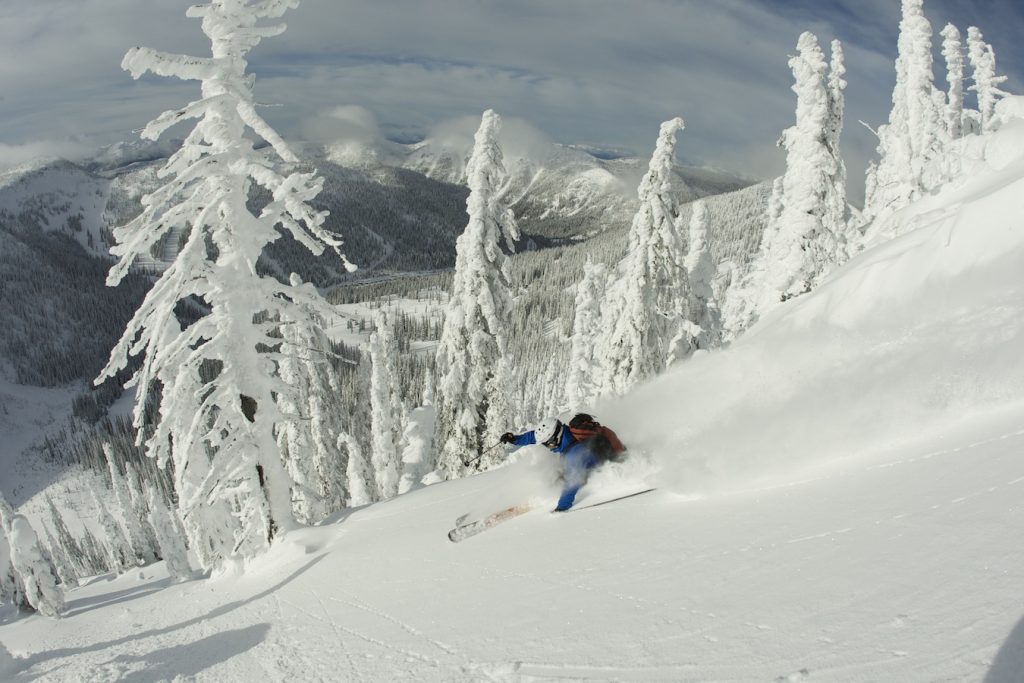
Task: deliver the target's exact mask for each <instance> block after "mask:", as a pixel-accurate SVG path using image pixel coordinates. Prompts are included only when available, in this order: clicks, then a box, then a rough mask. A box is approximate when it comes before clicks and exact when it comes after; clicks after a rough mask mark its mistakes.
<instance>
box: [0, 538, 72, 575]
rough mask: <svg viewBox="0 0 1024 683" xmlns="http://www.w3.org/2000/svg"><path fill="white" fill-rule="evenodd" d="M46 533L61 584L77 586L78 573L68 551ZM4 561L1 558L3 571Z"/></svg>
mask: <svg viewBox="0 0 1024 683" xmlns="http://www.w3.org/2000/svg"><path fill="white" fill-rule="evenodd" d="M43 533H44V534H45V535H46V545H47V546H49V550H50V559H51V561H52V564H53V569H54V570H55V571H56V572H57V578H58V579H60V582H61V584H63V585H64V586H65V587H67V586H75V585H77V584H78V574H77V573H75V568H74V566H73V565H72V564H71V560H70V559H68V555H67V552H66V551H65V550H64V548H63V547H61V545H60V544H59V543H57V542H56V541H54V539H53V536H51V535H50V533H49V532H48V531H44V532H43ZM2 567H3V561H2V560H0V571H2Z"/></svg>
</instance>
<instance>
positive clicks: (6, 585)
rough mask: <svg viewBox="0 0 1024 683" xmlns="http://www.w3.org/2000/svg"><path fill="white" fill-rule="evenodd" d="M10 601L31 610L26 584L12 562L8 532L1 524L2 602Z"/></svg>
mask: <svg viewBox="0 0 1024 683" xmlns="http://www.w3.org/2000/svg"><path fill="white" fill-rule="evenodd" d="M5 603H10V604H12V605H14V606H15V607H17V608H18V609H22V610H31V609H32V605H30V604H29V602H28V598H27V597H26V596H25V586H24V585H23V584H22V582H21V576H20V575H19V574H18V572H16V571H15V570H14V565H13V564H12V563H11V544H10V543H9V542H8V540H7V534H6V533H5V532H4V531H3V525H2V524H0V604H5Z"/></svg>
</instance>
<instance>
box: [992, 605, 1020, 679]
mask: <svg viewBox="0 0 1024 683" xmlns="http://www.w3.org/2000/svg"><path fill="white" fill-rule="evenodd" d="M1021 681H1024V619H1021V620H1020V621H1019V622H1017V626H1016V627H1014V629H1013V631H1011V632H1010V636H1009V637H1008V638H1007V639H1006V642H1005V643H1003V646H1002V647H1001V648H999V652H998V653H996V658H995V660H994V661H993V662H992V668H991V669H989V671H988V675H987V676H985V681H984V683H1021Z"/></svg>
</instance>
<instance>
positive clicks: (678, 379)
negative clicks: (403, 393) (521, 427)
mask: <svg viewBox="0 0 1024 683" xmlns="http://www.w3.org/2000/svg"><path fill="white" fill-rule="evenodd" d="M1017 127H1018V126H1017V124H1014V123H1011V124H1007V125H1006V126H1004V128H1003V129H1002V131H1000V133H998V134H997V136H996V137H995V138H992V139H991V140H990V141H989V143H988V149H989V150H990V151H991V154H988V153H986V154H983V155H982V156H981V157H980V158H979V159H978V163H977V165H976V167H975V168H973V169H972V171H971V175H970V178H969V179H968V180H967V181H966V182H963V183H960V184H959V185H958V186H956V187H951V188H949V189H948V190H947V191H945V192H943V193H941V194H940V195H938V196H934V197H930V198H928V199H926V200H924V201H922V202H919V203H917V204H914V205H912V206H911V207H908V209H906V210H904V211H903V212H902V213H901V214H900V216H901V217H900V220H904V221H908V222H910V223H911V224H912V228H913V229H912V230H910V231H909V232H907V233H906V234H905V235H904V236H903V237H900V238H898V239H896V240H893V241H890V242H886V243H884V244H881V245H879V246H877V247H875V248H873V249H870V250H868V251H866V252H864V253H863V254H862V255H860V256H859V257H857V258H856V259H854V260H853V261H851V262H850V263H848V264H847V265H846V266H844V267H843V268H841V269H839V270H837V271H836V272H835V273H834V274H833V275H832V276H831V277H830V278H829V279H827V280H826V281H825V283H824V284H823V285H822V286H821V287H820V288H819V289H818V290H816V291H815V292H814V293H812V294H810V295H807V296H804V297H800V298H798V299H795V300H793V301H792V302H790V303H787V304H785V305H782V306H779V307H778V308H776V309H775V310H774V311H772V312H771V313H769V314H768V315H767V316H766V317H765V318H763V319H762V321H761V322H760V323H759V324H758V325H757V326H755V327H754V328H752V329H751V331H750V332H749V333H748V334H747V335H745V336H744V337H743V338H742V339H741V340H740V341H739V342H737V343H735V344H734V345H733V346H732V347H730V348H729V349H727V350H724V351H720V352H716V353H711V354H703V355H701V354H698V355H697V356H696V357H695V358H694V359H692V360H690V361H688V362H686V363H685V364H683V365H681V366H680V367H679V368H678V369H676V370H674V371H672V372H670V373H668V374H666V375H664V376H662V377H661V378H659V379H657V380H656V381H654V382H652V383H650V384H647V385H645V386H643V387H641V388H640V389H639V390H637V391H634V392H633V393H631V394H630V395H628V396H626V397H625V398H623V399H620V400H617V401H615V402H614V403H609V404H606V405H603V406H597V408H598V415H599V417H601V418H602V419H603V420H604V421H605V422H606V423H608V424H610V425H612V426H613V427H614V428H615V429H616V430H617V431H618V432H619V434H620V436H622V437H623V439H624V441H626V443H627V444H628V445H629V446H630V448H631V452H632V455H631V457H630V459H629V460H628V461H627V462H626V463H623V464H621V465H610V466H606V467H605V469H604V471H600V472H598V473H597V474H595V475H594V476H593V477H592V478H591V481H590V483H589V484H588V486H587V487H586V488H584V489H583V491H582V492H581V495H580V499H579V502H578V505H579V506H583V505H586V504H587V503H588V502H597V501H600V500H602V499H604V498H608V497H611V496H613V495H615V494H616V493H622V492H627V491H636V490H639V489H641V488H644V487H646V486H648V485H652V484H653V485H657V486H658V490H657V491H655V492H653V493H648V494H644V495H642V496H637V497H635V498H630V499H628V500H623V501H620V502H616V503H612V504H610V505H604V506H600V507H594V508H590V509H579V510H577V511H574V512H571V513H569V514H559V515H556V514H552V513H550V512H549V511H548V510H549V509H550V508H551V507H552V505H553V503H554V498H555V495H556V493H557V483H556V482H555V481H554V479H555V475H556V473H557V470H556V467H555V463H554V460H553V456H551V455H549V454H548V453H546V452H545V451H543V449H540V448H539V447H533V448H528V449H524V450H522V451H520V452H519V454H518V455H517V456H516V457H515V458H513V460H512V464H511V465H510V466H507V467H504V468H501V469H499V470H496V471H492V472H489V473H486V474H483V475H479V476H475V477H470V478H467V479H463V480H459V481H454V482H450V483H444V484H438V485H434V486H430V487H427V488H421V489H417V490H414V491H412V492H410V493H408V494H405V495H402V496H399V497H397V498H395V499H392V500H390V501H387V502H384V503H380V504H376V505H372V506H368V507H365V508H361V509H358V510H354V511H350V512H349V513H347V514H344V515H339V516H337V517H335V518H332V519H329V520H327V521H326V522H325V523H324V524H323V525H321V526H319V527H315V528H309V529H303V530H299V531H297V532H293V533H291V534H289V535H288V536H287V537H286V538H285V540H283V541H282V542H280V543H278V544H276V545H275V546H274V547H273V548H272V549H271V551H270V552H269V553H268V554H267V555H265V556H263V557H262V558H260V559H258V560H256V561H254V562H253V563H252V564H251V565H250V567H249V568H248V571H247V572H246V573H245V574H244V575H241V576H219V577H214V578H212V579H196V580H192V581H188V582H184V583H174V584H172V583H170V582H169V581H168V580H167V579H166V577H165V574H164V573H163V570H162V568H161V567H160V566H159V565H157V566H154V567H150V568H146V569H144V570H141V571H135V572H132V573H130V574H127V575H124V576H122V577H120V578H117V579H112V578H107V577H101V578H98V579H96V580H94V581H93V582H92V583H90V584H89V585H86V586H84V587H82V588H79V589H77V590H72V591H69V593H68V595H67V616H66V617H65V618H63V619H61V620H59V621H51V620H46V619H43V618H40V617H30V618H23V619H20V620H16V621H12V620H11V619H10V617H9V615H8V618H7V619H8V620H7V621H6V623H4V624H3V625H0V643H2V644H3V645H4V647H5V648H6V649H7V650H9V651H10V652H11V653H12V654H13V655H14V657H15V659H14V661H13V662H9V661H6V662H5V661H3V658H0V670H2V669H3V668H4V667H8V668H13V669H14V673H13V675H9V676H8V678H10V679H11V680H15V681H22V680H45V681H109V680H130V681H162V680H172V679H175V678H176V677H180V678H181V679H184V680H198V681H248V680H339V681H357V680H396V679H414V680H428V681H433V680H438V681H450V680H456V681H461V680H491V681H534V680H644V681H647V680H666V681H710V680H714V681H804V680H806V681H986V683H1019V682H1020V681H1021V680H1022V679H1021V673H1022V671H1024V593H1022V591H1021V586H1024V546H1022V544H1021V538H1022V537H1024V536H1022V532H1024V502H1022V501H1024V460H1022V458H1021V452H1022V451H1024V391H1022V389H1024V354H1022V353H1021V352H1022V351H1024V343H1022V342H1024V340H1022V331H1024V278H1022V277H1021V273H1024V207H1022V206H1021V203H1020V197H1021V196H1024V156H1022V152H1021V151H1020V150H1022V149H1024V148H1021V147H1020V146H1017V147H1016V150H1017V151H1015V152H1014V154H1013V155H1009V154H1008V151H1009V150H1010V149H1013V148H1012V147H1008V145H1006V144H1000V140H1002V141H1004V142H1007V143H1009V141H1013V140H1014V139H1015V136H1016V135H1018V134H1019V131H1018V130H1016V129H1017ZM999 136H1004V137H1003V138H1000V137H999ZM1010 156H1012V158H1009V157H1010ZM524 502H527V503H533V504H535V505H536V507H535V509H534V510H533V511H531V512H529V513H527V514H526V515H523V516H520V517H517V518H514V519H512V520H510V521H507V522H505V523H503V524H500V525H498V526H496V527H495V528H493V529H490V530H488V531H486V532H484V533H483V534H480V535H479V536H475V537H473V538H470V539H467V540H466V541H464V542H462V543H459V544H452V543H450V542H449V541H448V540H447V538H446V537H445V534H446V532H447V531H448V529H450V528H451V526H452V524H453V522H454V520H455V519H456V517H459V516H461V515H463V514H465V513H470V517H471V518H473V517H475V516H478V515H483V514H486V513H488V512H493V511H495V510H498V509H501V508H502V507H503V506H506V505H510V504H512V503H524ZM0 652H2V650H0Z"/></svg>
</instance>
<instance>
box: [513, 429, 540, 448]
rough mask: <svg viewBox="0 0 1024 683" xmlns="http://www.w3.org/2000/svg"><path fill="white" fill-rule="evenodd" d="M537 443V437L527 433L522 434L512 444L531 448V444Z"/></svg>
mask: <svg viewBox="0 0 1024 683" xmlns="http://www.w3.org/2000/svg"><path fill="white" fill-rule="evenodd" d="M535 443H537V437H536V436H534V434H533V432H526V433H525V434H520V435H519V436H517V437H516V438H514V439H513V440H512V444H513V445H515V446H529V445H530V444H535Z"/></svg>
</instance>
